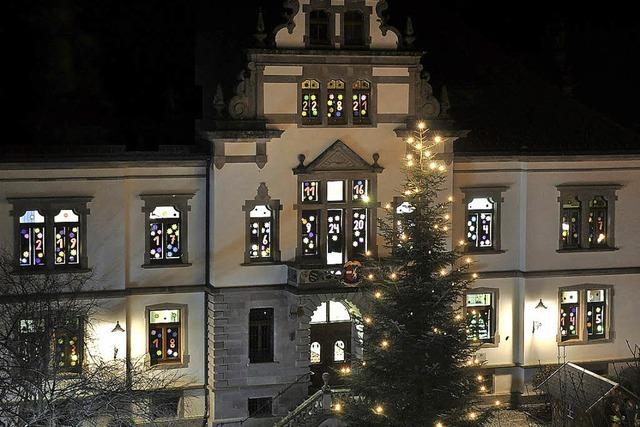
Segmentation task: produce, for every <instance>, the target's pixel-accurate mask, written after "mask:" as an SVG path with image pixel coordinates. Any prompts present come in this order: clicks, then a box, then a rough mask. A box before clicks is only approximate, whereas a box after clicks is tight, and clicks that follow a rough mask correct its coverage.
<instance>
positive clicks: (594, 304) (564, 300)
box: [559, 286, 611, 343]
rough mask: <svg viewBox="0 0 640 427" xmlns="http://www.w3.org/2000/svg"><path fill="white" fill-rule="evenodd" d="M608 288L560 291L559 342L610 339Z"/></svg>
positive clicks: (609, 290)
mask: <svg viewBox="0 0 640 427" xmlns="http://www.w3.org/2000/svg"><path fill="white" fill-rule="evenodd" d="M610 295H611V288H610V287H604V286H603V287H581V288H580V289H565V290H561V291H560V321H559V323H560V337H559V338H560V342H579V343H584V342H590V341H597V340H605V339H608V338H609V337H610V330H609V318H610V317H609V316H610V311H611V309H610Z"/></svg>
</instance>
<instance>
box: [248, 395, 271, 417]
mask: <svg viewBox="0 0 640 427" xmlns="http://www.w3.org/2000/svg"><path fill="white" fill-rule="evenodd" d="M248 405H249V417H251V418H262V417H271V416H273V399H272V398H271V397H258V398H250V399H249V402H248Z"/></svg>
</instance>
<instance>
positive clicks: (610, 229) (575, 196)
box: [556, 184, 622, 253]
mask: <svg viewBox="0 0 640 427" xmlns="http://www.w3.org/2000/svg"><path fill="white" fill-rule="evenodd" d="M621 188H622V185H620V184H587V185H584V184H580V185H577V184H576V185H574V184H561V185H557V186H556V189H557V190H558V192H559V193H560V195H559V196H558V199H557V201H558V208H559V214H558V226H557V230H558V248H557V250H556V252H558V253H563V252H596V251H615V250H618V248H617V247H616V245H615V234H616V233H615V212H616V211H615V205H616V202H617V200H618V194H617V191H618V190H619V189H621ZM596 197H602V198H603V199H604V200H605V201H606V202H607V234H608V236H607V244H606V245H598V244H595V245H591V244H589V213H590V207H589V204H590V202H591V201H592V200H593V199H595V198H596ZM566 200H576V201H578V202H580V237H579V240H580V245H579V246H578V247H563V244H562V211H563V208H562V205H563V203H564V202H565V201H566Z"/></svg>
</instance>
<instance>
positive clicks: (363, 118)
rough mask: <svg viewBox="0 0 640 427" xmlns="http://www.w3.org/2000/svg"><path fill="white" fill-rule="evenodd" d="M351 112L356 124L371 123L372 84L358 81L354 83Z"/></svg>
mask: <svg viewBox="0 0 640 427" xmlns="http://www.w3.org/2000/svg"><path fill="white" fill-rule="evenodd" d="M352 89H353V91H352V95H351V111H352V114H353V122H354V123H369V108H370V105H369V103H370V102H371V83H369V82H368V81H366V80H357V81H356V82H354V83H353V87H352Z"/></svg>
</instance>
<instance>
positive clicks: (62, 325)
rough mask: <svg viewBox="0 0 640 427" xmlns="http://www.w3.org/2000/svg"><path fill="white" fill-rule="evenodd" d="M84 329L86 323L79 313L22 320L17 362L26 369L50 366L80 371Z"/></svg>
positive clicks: (64, 370)
mask: <svg viewBox="0 0 640 427" xmlns="http://www.w3.org/2000/svg"><path fill="white" fill-rule="evenodd" d="M51 322H52V323H51ZM84 328H85V322H84V320H83V318H82V317H80V316H76V317H72V318H66V317H64V315H60V316H50V317H48V318H47V319H42V318H41V319H21V320H20V324H19V332H20V336H19V338H18V339H17V341H19V346H18V348H17V352H16V353H17V354H18V355H19V363H20V364H21V366H22V367H28V368H29V369H32V368H33V367H34V366H39V367H40V369H45V370H46V369H48V368H47V367H49V368H51V369H52V370H53V371H54V372H56V373H80V372H81V370H82V363H83V356H84ZM16 368H17V367H16Z"/></svg>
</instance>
